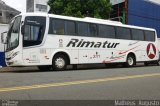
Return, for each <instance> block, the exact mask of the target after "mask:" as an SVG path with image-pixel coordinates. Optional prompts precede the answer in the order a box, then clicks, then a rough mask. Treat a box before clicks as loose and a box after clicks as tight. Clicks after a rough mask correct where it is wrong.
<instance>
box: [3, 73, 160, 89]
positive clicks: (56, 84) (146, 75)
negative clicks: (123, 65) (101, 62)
mask: <svg viewBox="0 0 160 106" xmlns="http://www.w3.org/2000/svg"><path fill="white" fill-rule="evenodd" d="M153 76H160V73H153V74H143V75H132V76H122V77H111V78H103V79H93V80H82V81H72V82H63V83H52V84H40V85H31V86H19V87H9V88H0V92H10V91H19V90H30V89H38V88H49V87H60V86H69V85H79V84H88V83H98V82H107V81H116V80H126V79H135V78H144V77H153Z"/></svg>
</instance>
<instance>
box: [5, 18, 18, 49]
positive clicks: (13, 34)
mask: <svg viewBox="0 0 160 106" xmlns="http://www.w3.org/2000/svg"><path fill="white" fill-rule="evenodd" d="M20 23H21V17H20V16H19V17H16V18H15V20H12V21H11V23H10V28H9V31H8V36H7V51H9V50H13V49H14V48H16V47H17V46H18V45H19V31H20Z"/></svg>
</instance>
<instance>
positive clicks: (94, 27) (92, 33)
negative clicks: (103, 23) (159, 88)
mask: <svg viewBox="0 0 160 106" xmlns="http://www.w3.org/2000/svg"><path fill="white" fill-rule="evenodd" d="M97 32H98V31H97V25H96V24H90V25H89V33H90V36H93V37H94V36H97Z"/></svg>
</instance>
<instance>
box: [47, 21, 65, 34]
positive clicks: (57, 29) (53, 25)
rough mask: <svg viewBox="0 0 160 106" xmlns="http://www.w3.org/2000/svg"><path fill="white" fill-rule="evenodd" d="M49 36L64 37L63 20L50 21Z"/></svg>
mask: <svg viewBox="0 0 160 106" xmlns="http://www.w3.org/2000/svg"><path fill="white" fill-rule="evenodd" d="M50 21H51V22H50V26H49V34H57V35H64V28H65V26H64V20H61V19H50Z"/></svg>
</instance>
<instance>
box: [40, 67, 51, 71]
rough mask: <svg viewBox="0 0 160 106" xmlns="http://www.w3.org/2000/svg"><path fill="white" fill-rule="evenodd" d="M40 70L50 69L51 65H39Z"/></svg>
mask: <svg viewBox="0 0 160 106" xmlns="http://www.w3.org/2000/svg"><path fill="white" fill-rule="evenodd" d="M38 69H39V70H40V71H49V70H51V66H38Z"/></svg>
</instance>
